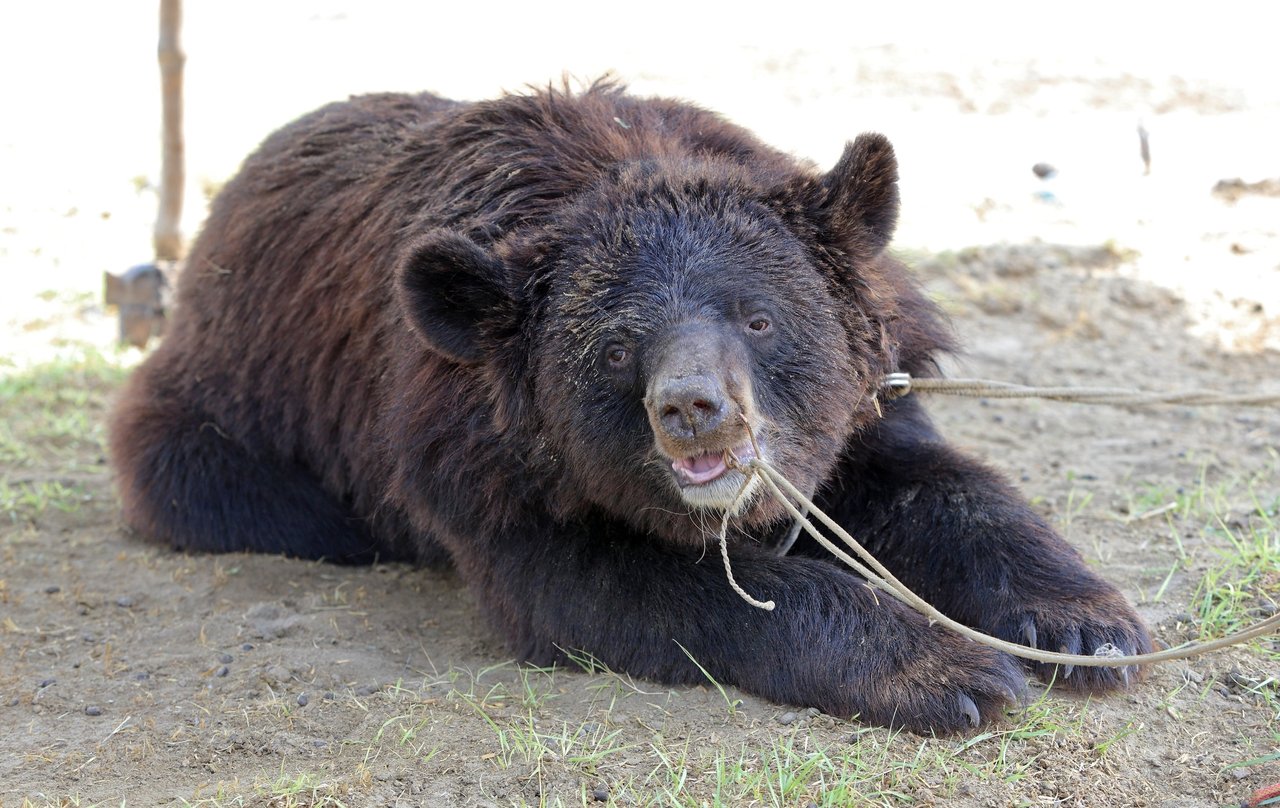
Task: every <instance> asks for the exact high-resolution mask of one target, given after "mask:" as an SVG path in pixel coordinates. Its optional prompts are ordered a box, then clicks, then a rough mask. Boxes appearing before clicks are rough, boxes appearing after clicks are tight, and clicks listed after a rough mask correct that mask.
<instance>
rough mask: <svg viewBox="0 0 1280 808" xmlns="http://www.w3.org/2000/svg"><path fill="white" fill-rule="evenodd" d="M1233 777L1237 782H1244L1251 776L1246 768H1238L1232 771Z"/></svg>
mask: <svg viewBox="0 0 1280 808" xmlns="http://www.w3.org/2000/svg"><path fill="white" fill-rule="evenodd" d="M1231 776H1232V777H1234V778H1236V779H1237V780H1243V779H1245V778H1246V777H1248V776H1249V770H1248V769H1245V768H1243V767H1242V768H1236V769H1232V770H1231Z"/></svg>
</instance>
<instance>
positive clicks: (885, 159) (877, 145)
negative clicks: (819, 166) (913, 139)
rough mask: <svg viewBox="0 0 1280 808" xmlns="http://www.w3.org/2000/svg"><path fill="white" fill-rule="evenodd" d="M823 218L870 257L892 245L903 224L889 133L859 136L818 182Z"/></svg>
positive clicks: (836, 231) (844, 239) (853, 248)
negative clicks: (899, 223) (898, 228)
mask: <svg viewBox="0 0 1280 808" xmlns="http://www.w3.org/2000/svg"><path fill="white" fill-rule="evenodd" d="M819 188H820V191H819V199H818V207H819V210H820V217H821V219H822V220H824V224H825V225H826V227H827V228H829V230H830V232H831V234H832V235H834V236H836V237H837V238H839V239H840V240H841V241H843V242H844V244H846V245H848V247H849V248H850V249H852V250H855V251H856V252H857V253H859V254H860V255H861V257H863V258H864V259H865V258H874V257H875V256H877V255H879V254H880V253H881V252H883V251H884V249H885V248H886V247H888V246H889V242H890V241H891V240H892V239H893V231H894V228H895V227H897V224H898V159H897V158H896V157H895V156H894V154H893V146H892V144H890V143H889V139H888V138H886V137H885V136H884V135H879V134H874V133H867V134H861V135H858V137H857V139H856V140H854V141H853V142H852V143H849V144H846V145H845V147H844V154H843V155H841V156H840V160H839V162H837V163H836V165H835V168H832V169H831V170H830V171H828V172H827V173H826V174H825V175H823V177H822V180H821V182H820V184H819Z"/></svg>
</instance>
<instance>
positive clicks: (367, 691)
mask: <svg viewBox="0 0 1280 808" xmlns="http://www.w3.org/2000/svg"><path fill="white" fill-rule="evenodd" d="M377 691H378V688H377V687H375V686H373V685H360V687H357V688H356V695H357V696H371V695H373V694H374V693H376V692H377Z"/></svg>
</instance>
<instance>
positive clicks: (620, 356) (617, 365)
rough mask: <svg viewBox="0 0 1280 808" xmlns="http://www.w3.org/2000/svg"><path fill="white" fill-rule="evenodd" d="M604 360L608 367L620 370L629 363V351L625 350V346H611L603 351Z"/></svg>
mask: <svg viewBox="0 0 1280 808" xmlns="http://www.w3.org/2000/svg"><path fill="white" fill-rule="evenodd" d="M604 358H605V359H606V360H607V361H608V362H609V367H611V368H613V369H614V370H621V369H622V368H625V367H626V366H627V365H628V364H630V362H631V351H629V350H627V347H626V346H625V345H618V344H616V343H615V344H613V345H610V346H609V347H608V348H605V350H604Z"/></svg>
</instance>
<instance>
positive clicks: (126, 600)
mask: <svg viewBox="0 0 1280 808" xmlns="http://www.w3.org/2000/svg"><path fill="white" fill-rule="evenodd" d="M135 602H136V601H134V599H133V598H132V597H130V596H129V595H124V596H123V597H118V598H116V605H117V606H119V607H120V608H122V609H132V608H133V604H134V603H135Z"/></svg>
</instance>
